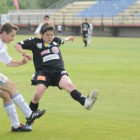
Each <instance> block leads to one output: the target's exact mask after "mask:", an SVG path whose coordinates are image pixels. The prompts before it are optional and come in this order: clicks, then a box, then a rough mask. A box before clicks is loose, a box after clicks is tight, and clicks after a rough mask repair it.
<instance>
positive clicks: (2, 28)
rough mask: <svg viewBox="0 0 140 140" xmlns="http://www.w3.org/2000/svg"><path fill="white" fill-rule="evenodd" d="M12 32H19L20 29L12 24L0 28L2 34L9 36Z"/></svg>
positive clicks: (5, 24)
mask: <svg viewBox="0 0 140 140" xmlns="http://www.w3.org/2000/svg"><path fill="white" fill-rule="evenodd" d="M12 30H15V31H18V30H19V28H18V27H17V26H14V25H13V24H11V23H4V24H3V25H2V26H1V28H0V34H2V33H3V32H4V31H5V32H6V33H7V34H9V33H10V32H12Z"/></svg>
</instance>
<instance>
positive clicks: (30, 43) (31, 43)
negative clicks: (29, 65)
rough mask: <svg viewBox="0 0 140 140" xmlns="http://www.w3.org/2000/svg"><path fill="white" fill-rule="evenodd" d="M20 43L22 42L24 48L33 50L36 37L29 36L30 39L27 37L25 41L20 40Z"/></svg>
mask: <svg viewBox="0 0 140 140" xmlns="http://www.w3.org/2000/svg"><path fill="white" fill-rule="evenodd" d="M18 44H20V45H21V46H22V48H23V49H26V50H33V46H34V38H29V39H26V40H24V41H20V42H18Z"/></svg>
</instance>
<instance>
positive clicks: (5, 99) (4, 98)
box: [0, 92, 11, 102]
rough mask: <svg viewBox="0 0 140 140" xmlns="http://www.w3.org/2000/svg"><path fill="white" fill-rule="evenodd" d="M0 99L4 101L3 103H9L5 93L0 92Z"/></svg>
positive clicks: (9, 99) (8, 97)
mask: <svg viewBox="0 0 140 140" xmlns="http://www.w3.org/2000/svg"><path fill="white" fill-rule="evenodd" d="M0 97H1V98H2V99H3V100H4V102H10V101H11V98H10V96H9V94H8V93H7V92H0Z"/></svg>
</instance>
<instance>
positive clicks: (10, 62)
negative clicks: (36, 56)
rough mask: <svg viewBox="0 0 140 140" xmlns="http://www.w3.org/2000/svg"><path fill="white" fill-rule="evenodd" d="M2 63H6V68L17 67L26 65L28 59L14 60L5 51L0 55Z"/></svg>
mask: <svg viewBox="0 0 140 140" xmlns="http://www.w3.org/2000/svg"><path fill="white" fill-rule="evenodd" d="M0 61H1V62H2V63H4V64H5V65H6V66H9V67H17V66H21V65H23V64H26V63H27V62H28V59H27V58H23V59H22V60H21V61H15V60H12V58H11V57H10V56H9V54H8V53H7V52H6V51H5V52H3V53H2V54H1V55H0Z"/></svg>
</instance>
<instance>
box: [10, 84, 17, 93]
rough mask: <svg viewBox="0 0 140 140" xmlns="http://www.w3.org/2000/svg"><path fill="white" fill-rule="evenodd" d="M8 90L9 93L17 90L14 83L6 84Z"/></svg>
mask: <svg viewBox="0 0 140 140" xmlns="http://www.w3.org/2000/svg"><path fill="white" fill-rule="evenodd" d="M8 90H9V91H10V93H12V94H15V92H16V91H17V89H16V86H15V84H14V83H12V82H10V83H9V85H8Z"/></svg>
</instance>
